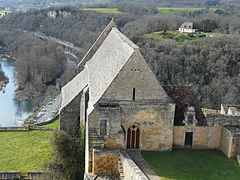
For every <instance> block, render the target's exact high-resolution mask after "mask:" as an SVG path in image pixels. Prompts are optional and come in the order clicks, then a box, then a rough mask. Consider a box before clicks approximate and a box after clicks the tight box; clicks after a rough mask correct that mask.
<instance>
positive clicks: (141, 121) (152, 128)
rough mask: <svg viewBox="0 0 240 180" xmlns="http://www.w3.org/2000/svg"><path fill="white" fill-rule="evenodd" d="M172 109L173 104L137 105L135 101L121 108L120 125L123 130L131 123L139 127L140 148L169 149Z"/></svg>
mask: <svg viewBox="0 0 240 180" xmlns="http://www.w3.org/2000/svg"><path fill="white" fill-rule="evenodd" d="M174 111H175V105H173V104H151V103H149V104H148V105H139V104H138V102H135V103H133V104H131V105H129V106H125V107H123V108H122V126H123V128H124V129H125V132H127V130H128V128H129V127H130V126H132V125H135V126H138V127H139V129H140V149H141V150H156V151H162V150H171V149H172V143H173V121H174ZM126 137H127V135H126V136H125V147H126Z"/></svg>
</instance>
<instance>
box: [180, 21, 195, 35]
mask: <svg viewBox="0 0 240 180" xmlns="http://www.w3.org/2000/svg"><path fill="white" fill-rule="evenodd" d="M178 31H179V32H181V33H196V32H197V29H195V28H194V24H193V22H184V23H183V24H182V25H181V26H180V28H179V29H178Z"/></svg>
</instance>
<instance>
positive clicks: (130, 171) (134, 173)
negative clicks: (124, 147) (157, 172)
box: [119, 151, 148, 180]
mask: <svg viewBox="0 0 240 180" xmlns="http://www.w3.org/2000/svg"><path fill="white" fill-rule="evenodd" d="M119 158H120V160H121V162H122V167H123V173H124V180H130V179H131V180H148V177H147V176H146V175H145V174H144V173H143V172H142V171H141V169H140V168H139V167H138V166H137V165H136V164H135V163H134V161H133V160H132V159H131V157H130V156H129V155H128V154H127V153H126V152H125V151H121V152H120V153H119Z"/></svg>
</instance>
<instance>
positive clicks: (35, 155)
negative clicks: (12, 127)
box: [0, 120, 59, 173]
mask: <svg viewBox="0 0 240 180" xmlns="http://www.w3.org/2000/svg"><path fill="white" fill-rule="evenodd" d="M45 126H46V127H49V128H58V127H59V120H56V121H54V122H53V123H51V124H49V125H45ZM52 134H53V131H40V130H31V131H26V132H0V142H1V145H0V171H21V172H23V173H26V172H28V171H39V170H44V164H45V163H46V162H47V161H48V160H49V159H50V155H51V146H50V138H51V136H52Z"/></svg>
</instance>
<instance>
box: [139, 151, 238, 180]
mask: <svg viewBox="0 0 240 180" xmlns="http://www.w3.org/2000/svg"><path fill="white" fill-rule="evenodd" d="M142 155H143V157H144V159H145V160H146V161H147V162H148V163H149V165H150V167H151V168H152V170H154V171H155V173H156V174H157V175H158V176H160V178H161V179H162V180H170V179H171V180H172V179H177V180H179V179H181V180H203V179H208V180H215V179H219V180H239V179H240V166H239V165H238V163H237V160H235V159H228V158H227V157H225V156H224V155H223V154H222V153H221V152H218V151H211V150H176V151H172V152H143V153H142Z"/></svg>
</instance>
